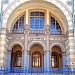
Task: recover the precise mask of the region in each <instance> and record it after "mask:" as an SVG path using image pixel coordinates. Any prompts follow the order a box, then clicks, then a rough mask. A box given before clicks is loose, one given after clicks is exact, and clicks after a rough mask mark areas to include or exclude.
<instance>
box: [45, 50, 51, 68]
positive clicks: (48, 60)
mask: <svg viewBox="0 0 75 75" xmlns="http://www.w3.org/2000/svg"><path fill="white" fill-rule="evenodd" d="M49 57H50V54H49V51H46V61H45V62H46V68H47V69H49V68H50V58H49Z"/></svg>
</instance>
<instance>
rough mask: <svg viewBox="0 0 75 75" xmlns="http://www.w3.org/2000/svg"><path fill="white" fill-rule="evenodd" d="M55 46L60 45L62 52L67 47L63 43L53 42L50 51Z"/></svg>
mask: <svg viewBox="0 0 75 75" xmlns="http://www.w3.org/2000/svg"><path fill="white" fill-rule="evenodd" d="M54 46H58V47H59V48H61V50H62V52H65V47H64V46H63V45H62V44H61V43H53V44H51V45H50V51H52V48H53V47H54Z"/></svg>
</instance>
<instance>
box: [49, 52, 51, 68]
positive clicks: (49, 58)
mask: <svg viewBox="0 0 75 75" xmlns="http://www.w3.org/2000/svg"><path fill="white" fill-rule="evenodd" d="M51 63H52V61H51V51H50V52H49V64H50V68H51Z"/></svg>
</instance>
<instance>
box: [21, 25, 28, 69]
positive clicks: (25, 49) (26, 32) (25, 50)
mask: <svg viewBox="0 0 75 75" xmlns="http://www.w3.org/2000/svg"><path fill="white" fill-rule="evenodd" d="M28 31H29V30H28V25H25V30H24V51H23V55H22V60H23V65H22V66H23V68H28V65H29V62H28V61H29V57H28V52H27V50H28Z"/></svg>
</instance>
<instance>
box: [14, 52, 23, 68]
mask: <svg viewBox="0 0 75 75" xmlns="http://www.w3.org/2000/svg"><path fill="white" fill-rule="evenodd" d="M14 57H15V58H14V66H15V67H21V66H22V52H21V51H17V52H15V54H14Z"/></svg>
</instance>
